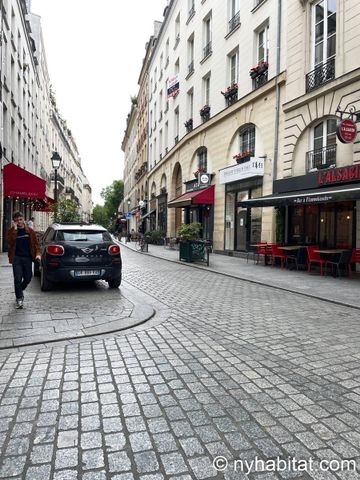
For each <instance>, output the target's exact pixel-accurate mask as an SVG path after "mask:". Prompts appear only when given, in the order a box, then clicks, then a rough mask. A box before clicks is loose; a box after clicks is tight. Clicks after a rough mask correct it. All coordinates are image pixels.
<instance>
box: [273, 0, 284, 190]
mask: <svg viewBox="0 0 360 480" xmlns="http://www.w3.org/2000/svg"><path fill="white" fill-rule="evenodd" d="M281 21H282V0H278V14H277V39H276V78H275V92H276V100H275V135H274V137H275V143H274V158H273V163H272V179H273V182H274V180H276V177H277V163H278V157H279V128H280V125H279V124H280V85H279V75H280V61H281Z"/></svg>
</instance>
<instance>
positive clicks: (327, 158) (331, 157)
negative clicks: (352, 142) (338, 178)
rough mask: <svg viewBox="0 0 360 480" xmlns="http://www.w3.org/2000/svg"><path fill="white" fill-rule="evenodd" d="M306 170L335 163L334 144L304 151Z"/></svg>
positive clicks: (331, 165) (321, 167)
mask: <svg viewBox="0 0 360 480" xmlns="http://www.w3.org/2000/svg"><path fill="white" fill-rule="evenodd" d="M306 164H307V170H308V171H309V170H315V169H317V170H320V169H323V168H329V167H334V166H335V165H336V145H328V146H326V147H323V148H318V149H316V150H311V151H310V152H306Z"/></svg>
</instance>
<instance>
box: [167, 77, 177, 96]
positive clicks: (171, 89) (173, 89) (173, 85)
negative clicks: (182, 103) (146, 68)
mask: <svg viewBox="0 0 360 480" xmlns="http://www.w3.org/2000/svg"><path fill="white" fill-rule="evenodd" d="M178 93H179V75H174V76H173V77H170V78H168V80H167V96H168V97H176V95H177V94H178Z"/></svg>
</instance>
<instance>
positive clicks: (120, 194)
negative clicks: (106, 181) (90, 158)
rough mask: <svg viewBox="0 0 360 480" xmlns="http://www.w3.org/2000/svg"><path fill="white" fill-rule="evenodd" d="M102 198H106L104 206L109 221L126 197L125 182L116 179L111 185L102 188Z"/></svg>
mask: <svg viewBox="0 0 360 480" xmlns="http://www.w3.org/2000/svg"><path fill="white" fill-rule="evenodd" d="M100 195H101V198H103V199H104V208H105V210H106V215H107V217H108V221H109V222H110V219H111V218H113V217H114V215H116V214H117V211H118V208H119V205H120V203H121V202H122V200H123V198H124V182H123V181H122V180H114V181H113V183H112V184H111V185H109V186H108V187H105V188H103V189H102V190H101V193H100Z"/></svg>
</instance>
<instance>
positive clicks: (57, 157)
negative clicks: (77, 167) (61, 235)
mask: <svg viewBox="0 0 360 480" xmlns="http://www.w3.org/2000/svg"><path fill="white" fill-rule="evenodd" d="M61 160H62V158H61V157H60V155H59V154H58V152H57V151H56V150H55V151H54V152H53V154H52V157H51V163H52V167H53V169H54V170H55V188H54V200H55V218H54V220H55V222H56V221H57V201H58V187H57V171H58V168H60V164H61Z"/></svg>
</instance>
